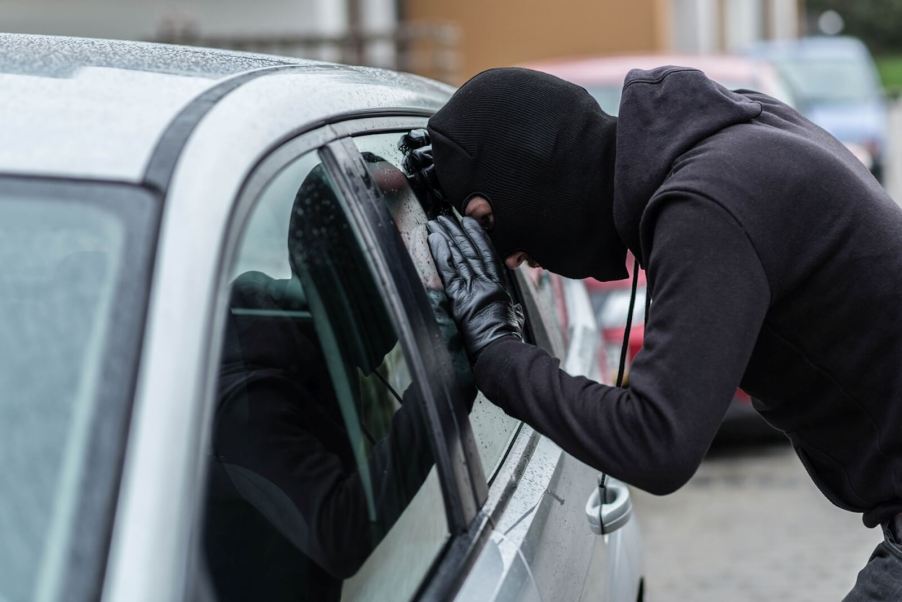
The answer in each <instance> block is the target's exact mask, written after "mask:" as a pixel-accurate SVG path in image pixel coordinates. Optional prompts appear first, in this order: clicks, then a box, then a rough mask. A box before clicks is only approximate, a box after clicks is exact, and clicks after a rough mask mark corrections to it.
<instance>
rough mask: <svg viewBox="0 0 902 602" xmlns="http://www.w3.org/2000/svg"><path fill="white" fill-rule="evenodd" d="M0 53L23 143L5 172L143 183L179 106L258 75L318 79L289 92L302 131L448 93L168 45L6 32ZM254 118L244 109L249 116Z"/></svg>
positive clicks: (9, 131)
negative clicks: (329, 118) (327, 118)
mask: <svg viewBox="0 0 902 602" xmlns="http://www.w3.org/2000/svg"><path fill="white" fill-rule="evenodd" d="M0 50H2V54H0V82H2V84H3V89H4V94H3V97H2V99H0V136H2V137H3V139H5V140H16V141H17V144H16V145H3V146H2V147H0V172H8V173H28V174H47V175H54V176H58V177H59V176H65V177H82V178H98V179H99V178H103V179H115V180H123V181H131V182H139V181H141V179H142V178H143V176H144V170H145V168H146V166H147V163H148V161H149V160H150V157H151V155H152V153H153V152H154V149H155V148H156V145H157V142H158V140H159V138H160V135H161V133H162V132H163V131H164V130H165V129H166V128H167V126H168V125H169V124H170V122H171V121H172V120H173V119H174V118H175V117H176V115H178V113H179V111H180V110H181V109H183V108H184V107H185V106H187V105H188V104H189V103H190V102H191V101H192V100H193V99H194V98H196V97H197V96H198V95H200V94H201V93H203V92H205V91H207V90H209V89H211V88H213V87H214V86H216V85H217V83H219V82H221V81H223V80H225V79H228V78H229V77H233V76H236V75H239V74H242V73H247V72H250V71H254V70H259V69H270V70H272V69H279V68H289V67H290V68H292V69H296V70H299V71H302V72H304V73H305V75H307V76H310V77H311V79H309V80H308V79H302V80H301V81H302V82H304V83H300V84H298V85H297V86H295V87H294V88H293V89H291V91H292V92H294V93H300V94H301V96H296V97H295V98H294V99H293V102H294V109H295V112H294V113H293V114H292V116H294V118H295V119H296V122H295V126H297V125H300V124H304V123H309V122H311V121H316V120H318V119H322V118H323V116H324V115H327V114H332V115H334V114H337V113H341V112H354V111H360V110H367V109H373V108H385V107H391V106H398V107H403V106H408V105H413V106H419V105H420V103H421V102H422V100H423V99H424V98H428V97H429V96H430V95H432V96H436V95H439V94H445V95H447V90H448V88H447V87H446V86H443V85H442V84H438V83H436V82H431V81H429V80H426V79H424V78H421V77H417V76H413V75H405V74H400V73H396V72H391V71H384V70H379V69H372V68H366V67H347V66H341V65H330V64H328V63H320V62H316V61H306V60H300V59H287V58H280V57H270V56H265V55H252V54H243V53H233V52H224V51H217V50H207V49H200V48H190V47H182V46H169V45H162V44H146V43H139V42H117V41H107V40H89V39H81V38H57V37H52V36H30V35H13V34H4V35H2V36H0ZM35 57H41V58H35ZM242 88H243V86H242ZM242 92H243V94H244V97H245V98H247V97H248V93H247V92H246V91H244V90H242ZM250 96H253V93H251V94H250ZM299 98H303V99H304V102H298V99H299ZM258 99H259V97H258ZM22 106H30V107H31V108H30V110H29V111H22V110H21V107H22ZM258 106H259V105H258ZM430 106H431V107H432V108H433V109H434V106H435V105H434V104H433V105H430ZM255 112H256V110H255V107H250V109H247V107H246V110H245V112H244V113H243V114H242V118H243V119H246V118H248V117H249V116H251V115H253V114H254V113H255ZM266 122H267V119H264V120H263V121H262V122H261V123H266Z"/></svg>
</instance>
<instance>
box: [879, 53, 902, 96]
mask: <svg viewBox="0 0 902 602" xmlns="http://www.w3.org/2000/svg"><path fill="white" fill-rule="evenodd" d="M876 60H877V70H878V71H879V72H880V79H881V80H882V81H883V87H884V88H886V90H887V91H888V92H890V93H891V94H893V95H899V94H902V56H900V55H886V56H878V57H877V59H876Z"/></svg>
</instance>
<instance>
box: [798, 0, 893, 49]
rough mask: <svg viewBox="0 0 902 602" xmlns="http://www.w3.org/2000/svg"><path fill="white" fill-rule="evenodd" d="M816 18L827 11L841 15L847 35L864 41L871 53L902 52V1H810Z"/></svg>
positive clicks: (807, 3) (808, 4)
mask: <svg viewBox="0 0 902 602" xmlns="http://www.w3.org/2000/svg"><path fill="white" fill-rule="evenodd" d="M806 8H807V11H808V13H809V14H810V15H812V16H813V17H814V18H815V19H816V18H817V16H818V15H820V14H821V13H822V12H823V11H825V10H830V9H832V10H835V11H836V12H838V13H839V14H840V15H842V18H843V20H844V21H845V24H846V27H845V30H844V31H843V33H844V34H846V35H850V36H855V37H857V38H861V39H862V40H863V41H864V43H865V44H867V45H868V46H869V47H870V48H871V51H872V52H875V53H881V54H882V53H891V52H894V51H895V52H899V51H902V0H807V2H806Z"/></svg>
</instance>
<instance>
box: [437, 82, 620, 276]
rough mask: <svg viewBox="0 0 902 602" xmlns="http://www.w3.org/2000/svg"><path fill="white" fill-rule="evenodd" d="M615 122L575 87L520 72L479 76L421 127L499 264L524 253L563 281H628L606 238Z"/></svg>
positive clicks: (443, 180)
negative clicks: (481, 223)
mask: <svg viewBox="0 0 902 602" xmlns="http://www.w3.org/2000/svg"><path fill="white" fill-rule="evenodd" d="M616 124H617V120H616V118H614V117H612V116H610V115H607V114H606V113H604V112H603V111H602V110H601V108H600V107H599V106H598V103H597V102H596V101H595V100H594V99H593V98H592V97H591V96H590V95H589V93H588V92H586V91H585V90H584V89H583V88H581V87H579V86H577V85H574V84H571V83H569V82H566V81H564V80H562V79H559V78H557V77H554V76H552V75H548V74H545V73H540V72H538V71H532V70H529V69H518V68H506V69H490V70H488V71H484V72H482V73H480V74H479V75H477V76H475V77H474V78H473V79H471V80H470V81H468V82H467V83H465V84H464V85H463V86H461V87H460V89H458V90H457V92H456V93H455V94H454V95H453V96H452V97H451V99H450V100H449V101H448V103H447V104H446V105H445V106H444V107H442V109H441V110H440V111H438V112H437V113H436V114H435V115H434V116H433V117H432V118H431V119H430V120H429V125H428V128H427V129H428V130H429V135H430V138H431V140H432V149H433V153H434V158H435V172H436V175H437V177H438V180H439V183H440V184H441V187H442V189H443V190H444V191H445V193H446V194H447V196H448V199H449V200H450V201H451V202H452V203H453V204H454V205H455V207H457V209H458V211H460V212H461V213H463V212H464V209H465V208H466V201H467V200H469V199H470V198H471V197H472V196H474V195H476V194H479V195H482V196H484V197H486V199H488V201H489V203H491V205H492V212H493V215H494V226H493V228H492V230H491V232H490V236H491V238H492V242H493V243H494V245H495V248H496V250H497V251H498V253H499V255H500V256H501V257H502V258H504V257H507V256H509V255H510V254H511V253H514V252H517V251H525V252H526V253H527V254H528V255H529V256H530V257H531V258H532V259H533V260H535V261H536V262H538V263H539V264H540V265H542V267H544V268H546V269H548V270H551V271H552V272H556V273H558V274H561V275H563V276H568V277H571V278H585V277H588V276H592V277H595V278H597V279H599V280H619V279H623V278H626V277H627V276H628V274H627V271H626V265H625V263H626V247H625V246H624V244H623V242H622V241H621V240H620V238H619V236H618V235H617V232H616V230H615V229H614V217H613V177H614V174H613V170H614V148H615V143H616V135H615V133H616Z"/></svg>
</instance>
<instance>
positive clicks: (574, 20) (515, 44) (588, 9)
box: [402, 0, 670, 83]
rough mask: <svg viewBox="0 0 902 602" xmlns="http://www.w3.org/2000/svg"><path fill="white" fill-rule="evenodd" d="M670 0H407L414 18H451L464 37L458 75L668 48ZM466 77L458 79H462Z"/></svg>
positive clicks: (406, 15)
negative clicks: (570, 57)
mask: <svg viewBox="0 0 902 602" xmlns="http://www.w3.org/2000/svg"><path fill="white" fill-rule="evenodd" d="M669 4H670V0H631V1H630V2H624V1H623V0H557V1H548V0H454V1H449V0H405V1H404V2H403V4H402V18H403V19H404V20H405V21H409V22H447V23H450V24H453V25H456V26H457V27H458V29H459V32H460V38H459V51H458V55H459V69H458V79H460V80H463V79H466V78H468V77H470V76H472V75H473V74H475V73H478V72H479V71H482V70H483V69H486V68H489V67H495V66H505V65H514V64H518V63H524V62H529V61H535V60H540V59H546V58H556V57H569V56H591V55H599V54H612V53H626V52H656V51H664V50H666V49H667V48H668V47H669V45H670V40H669V37H670V25H669V24H670V6H669ZM457 83H459V82H457Z"/></svg>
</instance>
